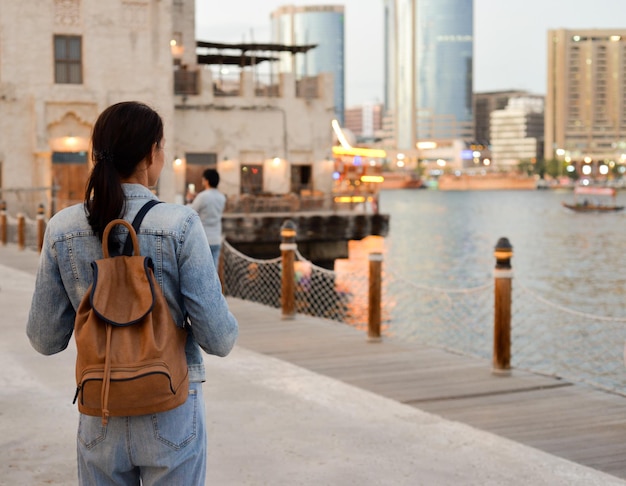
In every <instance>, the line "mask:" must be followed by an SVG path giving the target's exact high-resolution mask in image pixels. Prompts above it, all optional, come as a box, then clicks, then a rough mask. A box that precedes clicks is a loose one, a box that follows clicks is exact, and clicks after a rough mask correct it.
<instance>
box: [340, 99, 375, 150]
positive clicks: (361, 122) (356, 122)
mask: <svg viewBox="0 0 626 486" xmlns="http://www.w3.org/2000/svg"><path fill="white" fill-rule="evenodd" d="M344 120H345V121H344V127H345V128H347V129H348V130H350V131H351V132H352V133H354V135H355V136H356V137H357V139H359V140H363V141H373V140H374V139H378V138H381V137H382V128H383V105H382V104H381V103H366V104H364V105H361V106H353V107H351V108H347V109H346V111H345V115H344Z"/></svg>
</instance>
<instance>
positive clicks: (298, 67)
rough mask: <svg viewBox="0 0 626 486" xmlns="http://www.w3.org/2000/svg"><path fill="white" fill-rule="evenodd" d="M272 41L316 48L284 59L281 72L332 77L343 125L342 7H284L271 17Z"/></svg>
mask: <svg viewBox="0 0 626 486" xmlns="http://www.w3.org/2000/svg"><path fill="white" fill-rule="evenodd" d="M271 18H272V41H273V42H275V43H278V44H286V45H310V44H315V45H316V47H315V49H312V50H310V51H308V52H307V53H306V54H303V55H299V56H288V55H285V54H283V55H281V62H280V70H281V71H282V72H291V73H294V74H295V76H296V79H301V78H306V77H309V76H317V75H318V74H322V73H332V75H333V79H334V81H333V86H334V93H335V94H334V113H335V118H337V120H339V122H340V123H341V124H342V125H343V122H344V109H345V102H344V99H345V74H344V58H345V47H344V45H345V37H344V7H343V6H342V5H311V6H293V5H289V6H284V7H280V8H278V9H277V10H275V11H274V12H272V14H271Z"/></svg>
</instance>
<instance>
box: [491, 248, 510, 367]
mask: <svg viewBox="0 0 626 486" xmlns="http://www.w3.org/2000/svg"><path fill="white" fill-rule="evenodd" d="M494 256H495V257H496V267H495V270H494V272H493V273H494V279H495V295H494V298H495V302H494V304H495V305H494V308H495V315H494V330H493V369H492V372H493V373H494V374H497V375H505V376H508V375H510V374H511V289H512V279H513V269H512V267H511V257H512V256H513V247H512V246H511V243H510V242H509V240H508V239H507V238H500V239H499V240H498V243H496V247H495V251H494Z"/></svg>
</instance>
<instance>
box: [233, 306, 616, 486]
mask: <svg viewBox="0 0 626 486" xmlns="http://www.w3.org/2000/svg"><path fill="white" fill-rule="evenodd" d="M229 302H230V304H231V307H232V310H233V313H234V314H235V315H236V316H237V318H238V319H239V322H240V338H239V341H238V344H239V345H240V346H243V347H245V348H248V349H251V350H253V351H256V352H259V353H262V354H265V355H270V356H274V357H276V358H278V359H281V360H284V361H288V362H290V363H293V364H295V365H298V366H301V367H303V368H306V369H309V370H311V371H314V372H316V373H320V374H322V375H326V376H329V377H332V378H335V379H338V380H341V381H343V382H345V383H348V384H351V385H354V386H357V387H360V388H363V389H366V390H369V391H371V392H374V393H376V394H379V395H382V396H385V397H388V398H391V399H393V400H397V401H400V402H402V403H405V404H408V405H411V406H415V407H417V408H420V409H422V410H425V411H428V412H431V413H434V414H437V415H440V416H442V417H444V418H446V419H450V420H455V421H459V422H463V423H466V424H469V425H472V426H474V427H476V428H479V429H483V430H486V431H489V432H492V433H494V434H497V435H499V436H502V437H506V438H509V439H511V440H514V441H516V442H520V443H522V444H526V445H529V446H532V447H535V448H537V449H540V450H543V451H545V452H548V453H550V454H553V455H556V456H560V457H563V458H565V459H569V460H571V461H574V462H577V463H579V464H583V465H586V466H589V467H592V468H595V469H598V470H601V471H604V472H606V473H609V474H612V475H614V476H618V477H620V478H624V479H626V398H624V397H622V396H619V395H615V394H611V393H607V392H604V391H602V390H599V389H595V388H592V387H588V386H585V385H579V384H572V383H570V382H567V381H564V380H560V379H557V378H553V377H546V376H541V375H538V374H533V373H527V372H524V371H520V370H513V372H512V374H511V375H510V376H497V375H494V374H492V372H491V363H490V362H488V361H486V360H480V359H476V358H471V357H466V356H461V355H457V354H453V353H450V352H447V351H445V350H441V349H437V348H432V347H427V346H422V345H419V344H404V343H400V342H398V341H396V340H393V339H383V341H382V342H380V343H371V342H368V341H367V339H366V335H365V333H364V332H362V331H359V330H356V329H354V328H352V327H350V326H347V325H345V324H340V323H336V322H333V321H327V320H323V319H317V318H312V317H308V316H303V315H298V316H297V317H296V318H295V319H293V320H282V319H281V314H280V310H279V309H274V308H271V307H266V306H262V305H259V304H255V303H251V302H246V301H242V300H239V299H229ZM625 372H626V369H625ZM417 439H419V438H417Z"/></svg>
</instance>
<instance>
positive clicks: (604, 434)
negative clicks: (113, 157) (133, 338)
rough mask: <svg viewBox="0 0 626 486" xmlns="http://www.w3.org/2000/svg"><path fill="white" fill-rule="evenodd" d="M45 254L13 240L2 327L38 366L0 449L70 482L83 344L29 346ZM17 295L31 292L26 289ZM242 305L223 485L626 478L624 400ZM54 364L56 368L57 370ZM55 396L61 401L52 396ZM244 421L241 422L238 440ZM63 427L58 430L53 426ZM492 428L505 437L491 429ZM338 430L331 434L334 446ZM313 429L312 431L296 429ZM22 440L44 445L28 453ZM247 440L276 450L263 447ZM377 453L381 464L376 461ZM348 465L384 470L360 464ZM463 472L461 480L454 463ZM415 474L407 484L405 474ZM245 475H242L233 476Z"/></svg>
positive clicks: (14, 397)
mask: <svg viewBox="0 0 626 486" xmlns="http://www.w3.org/2000/svg"><path fill="white" fill-rule="evenodd" d="M37 258H38V257H37V254H36V252H33V251H30V250H18V249H17V247H16V245H8V246H5V247H2V248H0V270H2V273H3V274H4V275H5V277H4V278H3V279H2V288H1V291H2V294H1V295H0V296H3V297H2V298H5V299H10V302H12V303H13V305H12V306H9V307H4V308H5V309H6V310H7V311H9V310H10V312H9V313H8V318H9V319H10V322H6V321H5V322H4V324H3V327H4V328H5V331H6V340H5V345H4V348H5V351H4V353H3V355H4V358H3V362H4V366H5V367H7V368H6V369H7V371H9V372H10V371H11V370H13V369H14V368H15V369H16V370H17V369H19V370H20V373H21V374H22V375H23V374H24V373H25V372H26V370H30V372H31V375H32V376H31V378H30V379H29V380H27V384H28V386H27V387H24V386H23V385H21V384H20V382H18V381H16V382H13V381H10V379H9V381H10V383H8V386H7V387H5V390H6V391H5V392H4V393H3V394H2V396H0V398H1V399H2V402H3V404H4V406H3V414H4V415H5V418H6V419H7V420H8V421H7V420H5V421H4V424H5V425H4V427H6V429H4V427H3V429H4V430H5V432H4V433H3V436H4V439H5V440H7V441H8V442H7V443H6V444H4V442H3V444H4V445H2V444H0V446H2V447H0V450H4V447H5V446H6V447H7V449H6V452H7V454H6V455H5V459H4V461H3V462H4V466H6V467H7V468H8V469H7V471H6V472H7V473H8V472H10V473H11V474H12V476H11V477H20V476H19V475H20V474H22V475H23V474H28V475H29V477H30V478H32V477H34V476H33V475H34V474H36V473H38V474H42V473H41V471H46V470H48V471H50V470H54V471H56V470H58V469H59V468H61V469H62V470H63V472H62V474H61V473H59V476H58V477H62V475H63V474H64V475H65V476H63V477H68V476H67V474H70V475H71V471H72V468H73V467H74V466H73V462H74V458H73V456H72V454H70V453H68V454H66V453H65V452H64V451H66V450H71V449H72V448H73V436H74V434H75V423H74V421H75V419H76V412H75V410H74V407H72V406H71V404H70V403H69V402H70V399H69V398H67V397H66V396H65V395H66V393H64V392H65V391H66V390H67V389H71V388H72V387H71V380H72V373H73V353H72V351H71V350H68V351H67V352H64V353H61V354H60V355H58V356H56V357H54V358H49V357H41V356H38V355H37V354H36V353H35V352H34V351H33V350H27V349H26V348H27V344H26V343H24V340H25V337H24V336H23V331H21V332H20V329H23V324H21V321H20V319H21V320H23V319H25V318H26V313H27V301H26V298H25V297H28V296H29V288H30V285H32V283H29V282H32V281H33V280H32V279H33V275H34V272H35V269H36V266H37ZM10 269H17V270H18V272H16V271H15V270H10ZM7 275H8V276H10V279H9V280H10V281H9V280H7V277H6V276H7ZM10 288H12V289H13V290H12V291H11V292H9V291H8V290H9V289H10ZM16 293H19V295H23V296H24V297H21V298H18V299H17V300H16V298H15V297H11V296H13V294H16ZM8 302H9V301H6V302H5V304H6V305H8ZM229 304H230V306H231V309H232V311H233V313H234V314H235V315H236V317H237V318H238V320H239V323H240V338H239V341H238V348H239V349H240V350H239V351H236V352H235V353H234V356H233V357H232V358H227V359H226V360H216V359H214V358H212V357H207V358H206V360H205V361H206V362H207V366H208V368H209V373H208V378H209V381H208V383H207V385H206V389H207V395H206V399H207V406H208V407H209V408H208V410H207V413H209V414H211V410H214V409H215V408H216V407H218V408H219V411H218V412H215V410H214V413H215V414H216V415H210V416H211V420H210V421H209V423H210V427H211V428H212V430H213V433H214V434H216V436H217V437H216V438H215V439H214V440H216V441H217V447H218V451H217V452H216V451H215V449H214V451H213V453H214V454H216V455H217V457H218V458H219V457H222V462H216V461H219V459H215V458H214V459H212V461H213V462H212V463H211V464H210V465H209V469H210V470H212V471H213V473H212V474H213V477H216V476H215V475H217V477H218V479H220V478H221V479H224V481H223V482H219V481H218V484H250V485H255V484H270V483H263V481H255V480H254V479H250V478H251V477H250V476H249V474H252V471H256V472H257V473H261V472H267V473H268V474H270V475H271V477H273V478H277V477H278V476H280V477H282V479H283V480H284V481H287V479H286V477H287V476H288V475H289V473H288V471H291V474H298V475H300V474H302V473H303V472H304V471H306V478H305V479H303V480H302V481H301V482H300V483H299V484H324V481H325V480H326V481H328V480H329V478H328V476H325V475H321V476H320V474H321V471H326V472H328V467H329V465H330V466H331V467H332V471H333V474H334V476H333V477H334V480H335V482H333V481H331V482H330V483H328V482H327V483H325V484H342V481H344V482H343V484H345V480H346V478H353V479H355V478H361V481H360V484H384V483H385V480H386V479H387V480H392V479H391V478H392V477H394V478H396V481H395V482H392V483H387V484H407V485H408V484H420V483H419V481H418V478H419V480H421V481H427V482H426V483H422V484H450V485H452V484H468V483H472V484H512V485H520V486H521V485H525V484H546V485H547V484H550V485H553V484H562V485H566V484H567V485H571V484H580V485H596V484H597V485H601V484H602V485H606V484H616V485H617V484H626V483H624V482H623V481H622V480H623V479H626V462H625V461H624V460H623V456H624V452H625V450H624V449H626V444H625V443H624V440H623V439H624V432H625V431H626V424H625V423H624V416H626V413H625V412H626V406H625V405H626V401H625V399H624V397H622V396H619V395H616V394H612V393H608V392H605V391H602V390H600V389H597V388H592V387H588V386H583V385H579V384H574V383H570V382H568V381H565V380H561V379H557V378H553V377H547V376H542V375H539V374H535V373H530V372H526V371H522V370H518V369H515V368H513V369H512V370H511V373H510V374H509V375H508V376H507V375H498V374H494V373H493V372H492V366H491V363H490V362H489V361H488V360H483V359H477V358H471V357H467V356H462V355H459V354H455V353H452V352H449V351H446V350H443V349H438V348H434V347H429V346H422V345H419V344H415V343H412V344H406V343H402V342H399V341H397V340H395V339H393V338H389V337H383V339H382V340H380V341H378V342H372V341H371V340H368V339H367V335H366V333H364V332H363V331H361V330H357V329H355V328H353V327H350V326H348V325H345V324H342V323H338V322H336V321H330V320H325V319H321V318H315V317H310V316H305V315H301V314H297V315H296V316H295V317H294V318H293V319H284V318H283V316H281V310H280V309H277V308H272V307H268V306H264V305H261V304H258V303H253V302H248V301H245V300H241V299H236V298H229ZM5 317H7V316H5ZM18 321H19V322H18ZM15 343H17V344H18V345H17V346H16V344H15ZM249 352H252V353H255V355H256V356H265V357H266V361H263V359H261V358H256V357H255V355H249V354H247V353H249ZM31 353H32V354H31ZM46 363H50V365H52V364H53V363H56V365H55V366H46ZM279 363H285V365H281V364H279ZM287 365H288V366H291V368H289V367H288V366H287ZM294 365H295V366H294ZM298 370H303V371H298ZM304 370H307V371H306V373H305V371H304ZM310 372H312V373H310ZM33 373H34V374H33ZM46 373H48V374H49V375H50V376H49V377H48V378H47V379H45V380H44V375H45V376H47V375H46ZM50 373H51V374H50ZM307 373H309V374H307ZM315 377H318V378H315ZM66 381H69V382H70V384H69V385H68V383H66ZM340 383H343V384H344V385H340ZM33 384H38V386H35V387H33V386H32V385H33ZM40 387H45V388H40ZM48 387H49V388H50V391H47V390H48ZM358 390H362V391H363V392H359V391H358ZM224 394H226V396H224ZM31 395H33V396H34V397H33V396H31ZM296 397H297V398H296ZM379 397H380V398H379ZM33 398H36V400H35V401H33ZM41 400H44V401H45V403H46V407H44V408H41V407H39V406H37V403H39V402H40V401H41ZM286 400H287V401H289V402H286ZM13 402H15V404H14V403H13ZM320 403H322V404H326V405H327V406H326V405H325V406H324V409H325V410H326V411H325V412H324V413H325V414H326V415H324V416H320V415H319V411H317V412H313V409H312V408H311V407H313V405H312V404H320ZM392 403H397V406H393V405H391V404H392ZM18 404H19V406H18ZM15 407H17V408H15ZM33 407H34V408H33ZM294 407H295V409H294ZM316 407H317V406H316ZM316 407H314V408H316ZM403 407H404V408H403ZM411 409H412V410H414V411H415V414H416V415H415V416H412V415H411V413H410V412H409V411H408V410H411ZM17 410H19V412H18V411H17ZM37 410H39V411H38V412H37V413H35V412H36V411H37ZM316 410H317V408H316ZM331 411H332V412H331ZM424 412H427V413H431V414H433V415H432V416H431V415H424ZM50 414H52V416H54V420H52V419H51V416H50ZM240 414H241V415H240ZM352 415H355V417H357V418H358V419H357V418H355V417H352ZM35 417H38V418H37V419H36V420H35ZM216 417H218V418H216ZM243 417H246V418H245V419H244V418H243ZM351 417H352V418H351ZM439 417H441V418H439ZM24 420H26V421H30V423H29V425H26V422H24ZM285 420H287V423H286V424H285ZM316 420H317V421H316ZM249 421H252V422H249ZM222 423H223V424H222ZM20 424H21V425H20ZM54 424H59V425H54ZM60 424H64V425H63V427H60ZM234 424H237V427H236V429H240V430H239V431H238V432H237V433H235V436H234V437H233V435H232V432H233V429H232V427H233V425H234ZM281 424H282V425H281ZM416 424H419V426H417V428H416ZM426 424H428V427H426ZM462 424H467V425H470V426H471V427H472V428H467V427H464V426H462ZM433 427H434V429H433ZM320 428H321V430H320V431H318V432H317V433H316V432H315V430H317V429H320ZM51 429H54V430H55V431H56V432H55V434H54V435H52V436H51V435H50V434H49V431H50V430H51ZM46 430H48V432H46V433H45V434H44V431H46ZM270 430H271V432H269V431H270ZM481 430H482V431H486V432H489V433H491V434H495V435H491V434H484V435H481V434H482V433H481V432H480V431H481ZM319 432H322V433H319ZM329 433H330V434H331V435H332V437H331V439H332V440H330V442H328V443H327V442H325V441H327V440H328V434H329ZM294 434H295V436H294ZM299 434H304V435H301V436H300V437H306V438H307V440H306V441H304V442H302V441H301V440H297V439H296V438H294V437H298V436H299ZM498 436H499V437H501V438H504V439H505V440H500V439H498V438H497V437H498ZM12 437H13V438H14V439H13V440H17V441H19V442H20V443H23V444H24V448H28V449H29V450H31V451H34V452H33V454H32V455H30V454H28V455H24V454H17V455H16V454H15V453H13V452H12V451H13V449H14V448H13V447H12V446H11V438H12ZM17 437H19V438H17ZM230 437H233V438H232V439H229V438H230ZM242 437H246V438H247V439H246V440H247V441H254V443H255V444H257V443H259V444H261V443H262V444H265V447H269V449H268V450H267V451H264V450H263V449H262V448H261V449H258V448H257V446H254V447H252V448H251V447H250V442H247V441H246V440H243V439H241V438H242ZM272 437H276V438H275V439H274V440H272ZM358 437H362V439H361V440H363V441H364V443H363V444H360V441H361V440H359V439H358ZM241 440H243V442H241ZM220 441H221V442H220ZM234 441H235V442H236V444H235V443H234ZM337 441H339V443H341V444H343V445H344V447H347V444H348V442H350V443H351V445H350V448H348V449H344V448H342V447H338V446H337V445H336V442H337ZM46 444H47V445H46ZM242 444H247V445H246V446H243V445H242ZM305 444H306V445H305ZM359 444H360V445H359ZM517 444H519V445H520V446H518V445H517ZM332 445H334V447H335V448H334V449H333V448H332ZM224 446H227V448H228V449H227V450H228V451H229V452H228V453H227V454H226V456H224V453H225V452H224V451H223V450H222V448H223V447H224ZM522 446H530V447H531V448H527V447H522ZM284 447H287V449H284ZM324 447H331V449H328V450H325V449H324ZM389 447H391V448H392V449H389ZM318 448H321V449H319V450H318ZM415 448H417V450H416V449H415ZM535 450H536V452H535ZM246 451H248V452H246ZM253 451H254V454H253V455H252V456H250V454H251V453H252V452H253ZM290 451H291V452H290ZM294 451H297V452H294ZM305 451H306V453H307V454H310V457H306V456H305V455H303V454H304V453H305ZM539 451H542V453H540V452H539ZM544 453H547V454H544ZM220 454H221V455H220ZM238 454H239V455H238ZM286 454H287V456H288V457H286ZM290 454H291V455H290ZM371 454H374V455H375V456H376V457H377V458H378V459H377V461H378V462H376V464H377V465H376V466H373V464H375V462H371V461H374V456H372V455H371ZM429 454H430V455H429ZM257 456H258V457H257ZM261 456H262V459H261ZM229 457H230V459H229ZM237 457H238V459H237V460H235V458H237ZM409 457H411V459H410V461H409V462H410V464H407V462H406V461H407V460H408V459H409ZM462 457H467V459H466V460H465V461H464V460H463V459H461V458H462ZM61 458H62V459H61ZM255 458H256V462H254V461H255ZM348 458H350V461H348ZM399 458H403V459H402V460H399ZM559 458H560V459H559ZM562 459H565V461H562ZM29 461H30V462H29ZM33 461H36V462H35V463H33ZM58 461H61V462H58ZM233 461H235V462H236V463H237V464H234V463H233ZM240 461H248V462H250V461H251V462H250V464H247V467H249V468H252V469H249V470H248V469H246V466H243V469H242V465H241V462H240ZM259 461H262V462H259ZM277 461H278V462H277ZM285 461H286V462H285ZM320 461H321V462H320ZM342 461H348V462H352V463H353V464H359V465H360V466H362V467H366V468H367V466H365V465H366V464H370V465H369V468H367V469H364V470H359V469H358V467H357V468H353V467H350V468H349V470H345V467H347V463H342ZM322 463H325V464H326V466H320V464H322ZM438 463H439V465H437V464H438ZM342 464H343V465H342ZM394 464H395V465H394ZM442 464H445V467H443V466H442ZM372 467H375V469H372ZM9 468H10V469H9ZM51 468H52V469H51ZM589 468H591V469H589ZM448 469H449V470H450V471H451V472H450V475H449V477H446V475H445V473H444V472H443V471H444V470H448ZM26 471H28V472H26ZM246 471H248V472H246ZM284 471H287V472H284ZM348 471H349V472H348ZM452 471H453V472H452ZM593 471H596V472H593ZM285 474H287V476H285ZM346 474H347V475H348V476H346ZM381 474H384V477H382V476H380V475H381ZM401 475H402V476H403V477H404V480H399V477H400V476H401ZM40 477H41V476H40ZM45 477H46V478H48V482H49V483H50V484H66V482H65V483H64V482H63V480H58V481H56V480H55V479H54V478H55V477H57V476H54V477H53V476H49V475H48V476H45ZM227 477H228V478H230V480H231V482H229V481H228V480H226V478H227ZM234 477H237V478H239V479H238V481H240V482H233V478H234ZM244 477H247V478H248V479H247V480H244V479H243V478H244ZM263 477H264V478H266V479H267V478H268V477H270V476H266V475H263ZM293 477H295V476H291V479H293ZM298 477H300V476H298ZM314 477H315V478H317V479H313V478H314ZM444 478H445V479H444ZM55 481H56V482H55ZM416 481H417V482H416ZM428 481H430V483H429V482H428ZM464 481H467V482H464ZM274 484H288V482H283V483H280V482H278V483H274Z"/></svg>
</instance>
